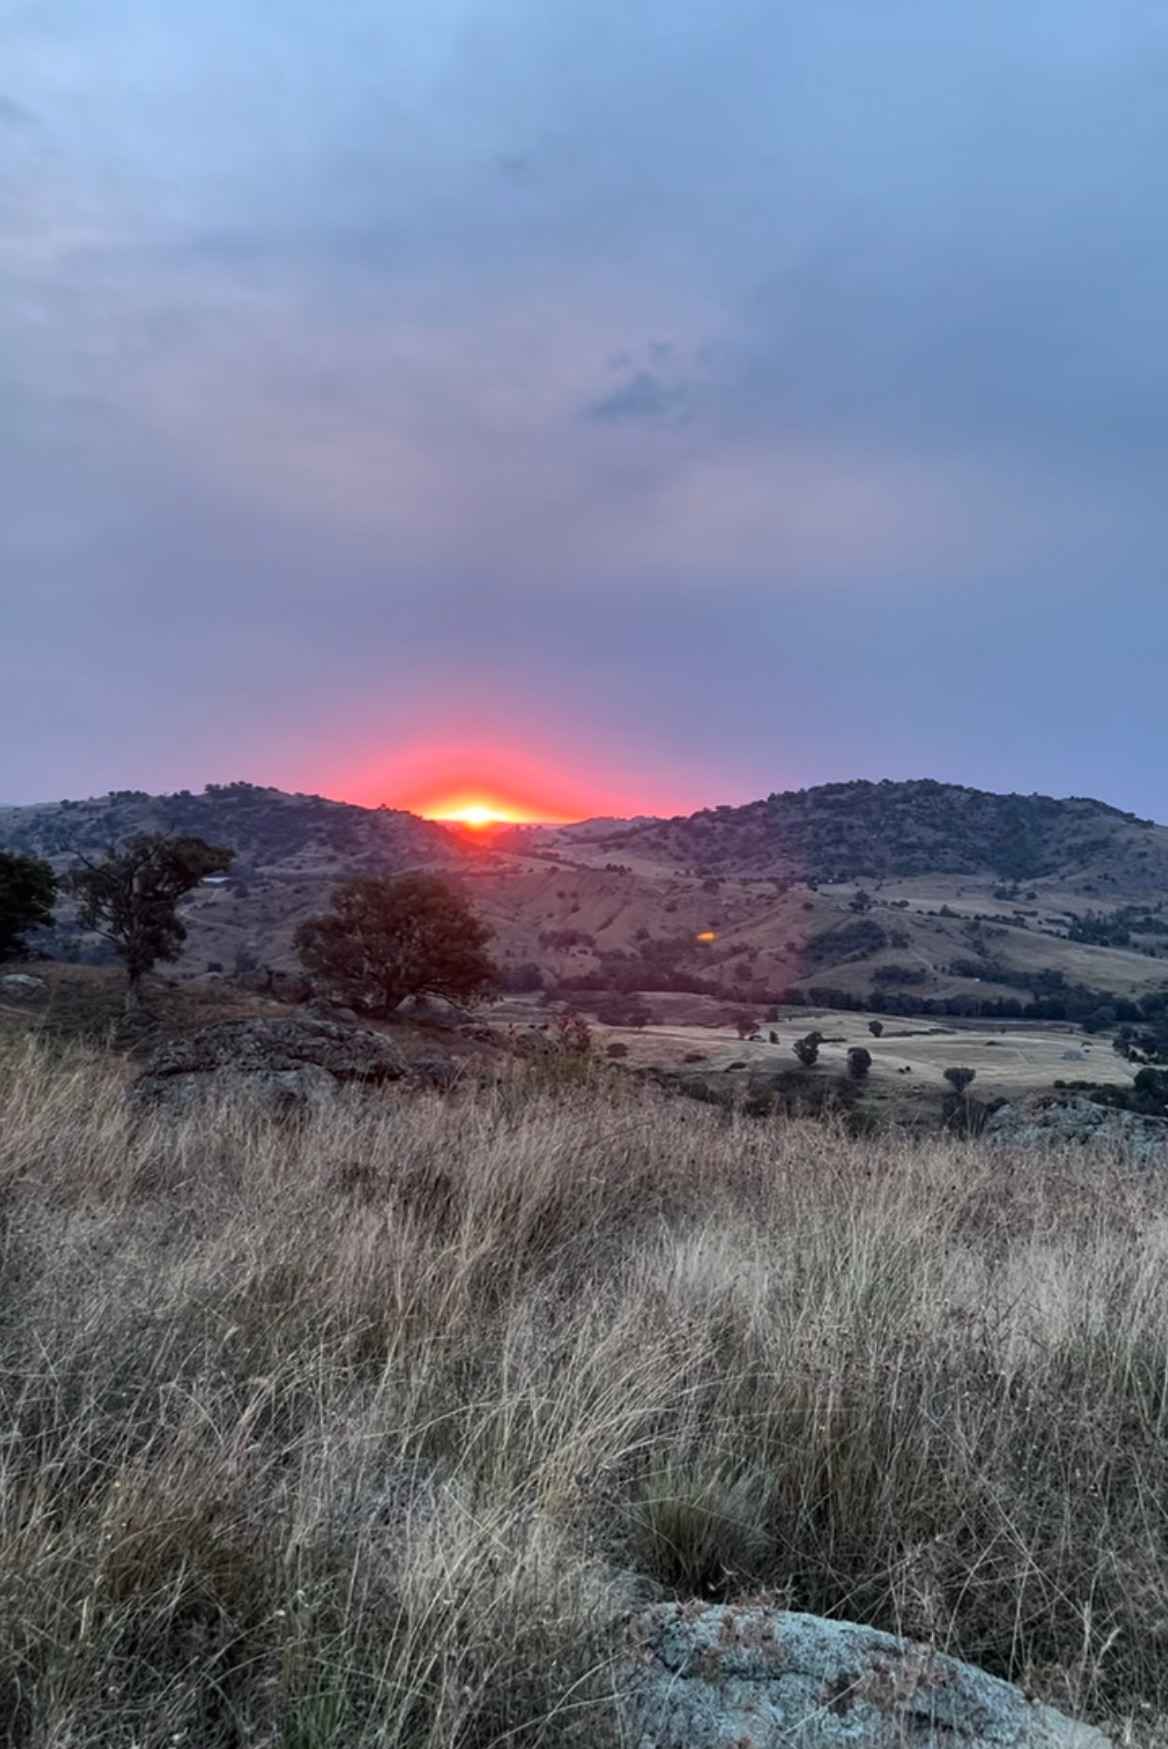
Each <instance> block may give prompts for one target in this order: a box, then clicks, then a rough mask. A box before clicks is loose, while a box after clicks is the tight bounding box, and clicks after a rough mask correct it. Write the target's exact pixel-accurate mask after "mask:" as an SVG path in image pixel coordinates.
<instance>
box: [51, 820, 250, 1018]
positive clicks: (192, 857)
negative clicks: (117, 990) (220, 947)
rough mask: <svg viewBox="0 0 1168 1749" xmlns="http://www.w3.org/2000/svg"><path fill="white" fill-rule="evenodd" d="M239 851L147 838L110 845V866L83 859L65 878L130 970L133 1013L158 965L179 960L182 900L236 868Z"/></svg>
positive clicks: (85, 923) (90, 922)
mask: <svg viewBox="0 0 1168 1749" xmlns="http://www.w3.org/2000/svg"><path fill="white" fill-rule="evenodd" d="M234 854H235V853H234V851H231V850H225V849H223V848H222V847H221V846H220V845H216V844H207V843H205V842H204V841H203V839H201V838H167V837H163V836H162V835H161V834H159V833H147V834H143V835H142V836H140V837H137V838H131V839H130V840H129V841H128V842H127V843H126V844H125V845H124V846H123V848H122V849H121V850H117V849H115V848H111V849H110V851H109V854H108V855H107V856H106V858H105V860H104V861H103V862H90V861H89V860H88V858H86V857H84V856H83V857H82V858H81V865H80V867H78V868H74V869H72V870H71V871H70V873H69V875H68V876H67V878H66V885H67V887H68V890H69V891H70V892H71V893H73V894H75V895H76V897H77V899H78V901H79V910H78V921H79V922H80V924H81V927H82V928H83V929H92V930H93V931H94V932H95V933H96V934H97V935H101V936H104V938H105V939H106V941H108V942H110V943H111V945H112V946H113V948H114V950H115V952H116V953H117V954H118V955H119V957H120V958H121V959H122V960H124V962H125V966H126V978H127V982H126V1013H127V1014H134V1013H135V1012H136V1011H137V1010H138V1009H139V1008H140V1007H141V1004H142V979H143V978H144V977H145V976H146V973H147V972H150V971H153V969H154V967H155V966H156V965H157V963H158V961H159V960H164V961H169V960H176V959H177V958H178V957H179V954H180V953H181V952H182V944H183V942H184V941H185V940H186V937H187V932H186V926H185V925H184V924H183V922H182V920H181V919H180V917H179V915H178V911H177V906H178V902H179V900H180V899H181V898H183V897H185V895H186V894H187V893H189V892H191V891H192V889H193V888H195V887H197V886H198V884H199V882H200V881H202V880H204V879H205V878H206V877H207V875H212V874H223V873H225V872H226V870H227V869H229V868H230V867H231V862H232V858H233V857H234Z"/></svg>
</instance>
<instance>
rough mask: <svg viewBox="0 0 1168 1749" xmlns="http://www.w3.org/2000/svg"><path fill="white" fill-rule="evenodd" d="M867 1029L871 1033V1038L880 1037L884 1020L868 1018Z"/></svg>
mask: <svg viewBox="0 0 1168 1749" xmlns="http://www.w3.org/2000/svg"><path fill="white" fill-rule="evenodd" d="M868 1031H869V1032H870V1033H871V1034H872V1037H873V1038H880V1037H881V1036H882V1035H883V1032H884V1022H883V1021H882V1020H870V1021H869V1022H868Z"/></svg>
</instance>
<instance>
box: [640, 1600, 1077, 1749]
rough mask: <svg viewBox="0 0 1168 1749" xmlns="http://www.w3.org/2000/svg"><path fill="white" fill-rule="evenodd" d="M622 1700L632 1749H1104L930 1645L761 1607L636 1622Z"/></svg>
mask: <svg viewBox="0 0 1168 1749" xmlns="http://www.w3.org/2000/svg"><path fill="white" fill-rule="evenodd" d="M616 1692H617V1693H618V1695H619V1696H620V1700H619V1705H620V1708H621V1713H622V1718H621V1723H622V1726H623V1727H624V1729H623V1732H622V1740H623V1741H626V1742H627V1743H628V1744H629V1745H630V1749H779V1746H780V1745H782V1746H783V1749H790V1746H792V1745H798V1746H799V1749H904V1746H905V1745H915V1746H918V1749H942V1746H944V1749H960V1746H961V1745H966V1746H968V1749H981V1746H982V1745H985V1749H1023V1746H1024V1745H1025V1746H1026V1749H1109V1740H1108V1739H1107V1738H1106V1737H1105V1736H1104V1735H1103V1733H1102V1732H1101V1731H1097V1730H1095V1729H1094V1728H1093V1727H1092V1726H1089V1725H1083V1724H1078V1723H1076V1722H1075V1721H1074V1720H1072V1719H1069V1718H1066V1717H1065V1716H1064V1715H1063V1714H1061V1713H1059V1712H1056V1711H1055V1710H1054V1709H1053V1708H1052V1707H1047V1706H1040V1705H1037V1704H1035V1703H1034V1702H1031V1701H1028V1700H1027V1699H1026V1697H1025V1696H1024V1695H1023V1694H1022V1692H1021V1690H1020V1689H1018V1688H1015V1687H1014V1686H1013V1685H1012V1684H1010V1683H1008V1682H1002V1681H1000V1680H999V1679H998V1678H997V1677H994V1676H987V1675H986V1673H985V1672H984V1671H982V1670H977V1669H975V1668H974V1667H973V1666H972V1665H970V1664H962V1663H959V1662H958V1660H957V1659H955V1658H950V1657H947V1656H946V1655H945V1654H944V1653H942V1652H936V1651H934V1650H932V1649H931V1648H930V1647H928V1646H922V1645H918V1644H916V1643H915V1642H913V1641H911V1640H902V1639H899V1638H897V1637H895V1636H894V1635H892V1634H884V1633H880V1632H878V1631H877V1630H876V1629H875V1628H866V1627H860V1626H857V1625H856V1624H855V1623H852V1622H840V1621H827V1620H824V1619H823V1618H822V1617H820V1616H814V1615H796V1614H792V1613H789V1612H788V1611H785V1610H778V1609H772V1608H768V1607H765V1606H760V1605H749V1604H744V1605H742V1606H738V1607H736V1606H734V1605H731V1604H719V1605H706V1604H702V1603H697V1602H695V1603H692V1604H678V1603H663V1604H657V1605H655V1606H654V1607H653V1608H651V1609H648V1610H645V1611H643V1612H642V1613H641V1614H640V1615H637V1616H634V1617H633V1618H632V1619H631V1621H630V1623H629V1628H628V1649H627V1653H626V1656H625V1657H624V1659H623V1661H622V1663H621V1665H620V1667H619V1669H618V1671H617V1681H616Z"/></svg>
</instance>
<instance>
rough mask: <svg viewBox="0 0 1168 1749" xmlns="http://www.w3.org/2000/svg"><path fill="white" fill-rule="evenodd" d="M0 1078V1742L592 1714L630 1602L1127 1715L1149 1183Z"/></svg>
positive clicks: (502, 1115)
mask: <svg viewBox="0 0 1168 1749" xmlns="http://www.w3.org/2000/svg"><path fill="white" fill-rule="evenodd" d="M123 1072H124V1071H123V1069H122V1068H121V1067H120V1066H119V1064H118V1063H117V1062H116V1061H115V1060H114V1059H111V1058H105V1057H102V1056H100V1055H86V1054H84V1053H81V1052H73V1051H70V1050H65V1051H61V1050H57V1051H55V1052H52V1053H50V1052H49V1051H48V1049H47V1048H46V1047H45V1046H44V1045H43V1044H42V1045H40V1046H39V1047H38V1046H31V1047H27V1048H26V1047H20V1048H14V1049H13V1050H12V1051H11V1052H10V1053H9V1054H8V1056H7V1057H5V1058H4V1060H3V1062H2V1063H0V1138H2V1143H0V1146H2V1155H0V1211H2V1214H0V1220H2V1226H0V1234H2V1238H0V1733H3V1732H4V1731H5V1730H6V1731H7V1735H6V1737H0V1740H3V1741H6V1742H8V1743H11V1744H14V1745H20V1746H21V1749H97V1746H98V1745H101V1746H102V1749H105V1746H107V1745H108V1746H114V1745H117V1746H119V1749H129V1746H130V1745H131V1744H133V1745H135V1746H137V1749H154V1746H155V1745H158V1746H161V1745H162V1744H164V1743H165V1744H173V1743H187V1744H189V1745H192V1746H194V1745H197V1746H199V1749H204V1746H206V1749H216V1746H219V1745H223V1746H227V1745H237V1744H239V1745H242V1744H253V1745H260V1744H264V1745H273V1746H274V1745H281V1746H287V1749H329V1746H332V1749H370V1746H372V1745H389V1744H403V1745H410V1746H416V1749H423V1746H424V1749H454V1746H455V1745H458V1746H460V1749H461V1746H463V1745H465V1746H467V1749H484V1746H486V1745H488V1744H500V1743H502V1742H504V1741H514V1742H549V1743H551V1742H565V1741H573V1740H575V1741H581V1742H587V1743H589V1744H595V1743H598V1742H602V1741H605V1740H606V1736H605V1733H606V1731H607V1729H608V1725H607V1719H608V1709H607V1706H606V1703H605V1698H604V1695H605V1681H606V1677H605V1661H606V1657H607V1654H608V1648H609V1647H610V1646H611V1645H612V1643H613V1632H612V1630H613V1624H614V1622H615V1620H616V1618H617V1617H619V1615H620V1613H621V1612H622V1611H623V1610H626V1609H628V1608H629V1607H631V1606H632V1605H633V1604H634V1603H635V1602H636V1601H637V1599H638V1598H640V1597H644V1596H647V1595H652V1594H653V1588H654V1587H655V1586H659V1587H665V1588H668V1589H670V1590H672V1591H680V1592H691V1593H693V1594H697V1595H717V1596H734V1595H741V1594H745V1593H749V1592H752V1591H758V1590H761V1591H765V1592H767V1593H768V1594H771V1595H774V1596H775V1597H777V1598H779V1599H781V1600H783V1601H786V1602H789V1603H790V1604H791V1605H793V1606H795V1607H801V1608H806V1609H810V1610H813V1611H817V1612H821V1613H835V1614H839V1615H843V1616H847V1617H851V1618H855V1619H859V1620H864V1621H870V1622H873V1623H876V1624H878V1625H881V1626H885V1627H892V1628H902V1629H904V1630H905V1631H907V1632H910V1633H912V1634H915V1635H918V1636H922V1637H928V1638H931V1639H934V1640H935V1641H936V1642H937V1643H939V1644H941V1645H943V1646H945V1647H946V1648H948V1649H950V1650H952V1651H954V1652H956V1653H958V1654H960V1655H962V1656H965V1657H968V1658H971V1659H973V1660H975V1661H977V1662H980V1663H982V1664H984V1665H986V1666H987V1667H989V1668H990V1669H992V1670H995V1671H997V1672H999V1673H1002V1674H1005V1675H1010V1676H1013V1677H1016V1678H1019V1679H1022V1680H1026V1681H1029V1682H1031V1683H1032V1684H1034V1685H1035V1686H1036V1687H1037V1688H1039V1689H1041V1690H1042V1691H1043V1692H1045V1693H1046V1694H1048V1695H1049V1696H1050V1697H1051V1698H1053V1699H1055V1700H1056V1701H1059V1702H1061V1703H1062V1704H1063V1705H1066V1706H1068V1707H1071V1708H1073V1709H1079V1710H1082V1711H1085V1712H1088V1713H1091V1714H1093V1715H1095V1716H1099V1717H1103V1718H1110V1719H1115V1718H1117V1717H1122V1718H1126V1719H1129V1720H1131V1721H1134V1730H1135V1734H1136V1735H1137V1736H1143V1735H1146V1734H1148V1733H1150V1731H1151V1730H1152V1728H1153V1721H1154V1720H1155V1719H1156V1718H1158V1717H1162V1716H1163V1715H1164V1713H1165V1712H1166V1711H1168V1441H1166V1435H1168V1186H1166V1184H1165V1182H1164V1181H1162V1180H1161V1179H1159V1178H1157V1177H1155V1176H1147V1175H1145V1176H1144V1177H1140V1176H1139V1175H1137V1174H1135V1173H1134V1172H1132V1171H1130V1170H1129V1169H1127V1168H1126V1167H1125V1165H1124V1163H1123V1162H1122V1161H1121V1160H1118V1159H1114V1160H1111V1159H1103V1158H1099V1157H1097V1156H1096V1157H1094V1158H1091V1159H1088V1160H1084V1161H1081V1162H1078V1163H1076V1162H1074V1161H1072V1160H1070V1159H1058V1158H1051V1159H1048V1160H1040V1161H1035V1160H1034V1159H1032V1158H1031V1159H1026V1160H1023V1159H1019V1160H1018V1161H1017V1162H1016V1163H1011V1162H1010V1161H1009V1160H1003V1159H1002V1157H1001V1156H996V1157H991V1156H990V1155H988V1154H982V1153H980V1152H979V1151H978V1150H977V1148H976V1146H975V1145H973V1144H959V1143H955V1142H951V1143H946V1142H932V1143H930V1144H929V1145H928V1146H922V1147H919V1148H907V1147H906V1145H905V1144H904V1143H903V1142H896V1143H894V1142H893V1141H891V1140H888V1141H884V1140H880V1139H873V1140H868V1141H865V1142H863V1143H853V1142H849V1141H847V1140H846V1139H845V1138H844V1137H842V1136H839V1135H835V1134H833V1133H831V1132H830V1131H829V1130H826V1129H823V1128H818V1127H812V1126H804V1125H781V1124H774V1125H772V1124H767V1123H751V1122H749V1121H742V1122H740V1121H738V1120H736V1119H732V1118H726V1117H723V1116H721V1115H719V1114H717V1113H714V1112H711V1111H709V1110H707V1109H706V1108H704V1107H700V1106H697V1105H692V1104H688V1103H685V1102H673V1103H670V1102H666V1101H662V1100H661V1099H660V1098H659V1097H657V1096H655V1095H654V1094H653V1093H652V1092H651V1091H649V1090H645V1089H641V1088H638V1087H637V1086H635V1085H633V1084H631V1083H629V1082H627V1081H621V1080H619V1079H618V1080H617V1081H616V1082H615V1083H614V1084H611V1085H610V1084H608V1083H607V1082H605V1081H604V1080H603V1079H601V1078H599V1077H594V1076H593V1075H591V1074H590V1073H589V1072H588V1071H587V1070H584V1071H582V1072H580V1073H579V1074H578V1075H573V1074H567V1075H564V1076H560V1077H558V1078H557V1077H556V1076H554V1075H549V1076H548V1077H546V1079H545V1078H544V1077H543V1076H542V1075H537V1074H536V1073H535V1072H531V1073H528V1074H527V1075H526V1077H520V1078H517V1079H516V1080H515V1081H514V1082H511V1083H505V1084H503V1085H500V1086H499V1087H497V1088H495V1089H492V1090H486V1091H484V1090H482V1089H477V1090H476V1089H474V1088H471V1087H467V1088H466V1089H464V1090H461V1091H457V1092H456V1093H455V1094H453V1095H451V1096H448V1097H446V1098H445V1099H444V1098H442V1097H440V1096H437V1095H427V1094H417V1095H403V1094H388V1095H382V1096H380V1097H379V1098H377V1099H370V1100H367V1101H365V1100H362V1099H360V1098H358V1097H354V1098H353V1099H352V1100H351V1101H348V1102H344V1103H341V1104H339V1105H338V1106H337V1107H336V1108H335V1109H334V1110H333V1111H331V1112H330V1113H328V1114H327V1115H326V1116H324V1117H322V1118H319V1119H313V1120H312V1121H311V1122H306V1123H305V1124H304V1125H273V1124H270V1123H266V1122H263V1121H260V1120H258V1119H256V1118H255V1117H254V1116H253V1115H251V1114H249V1113H248V1112H247V1111H246V1110H243V1109H223V1110H220V1111H218V1112H215V1113H213V1114H210V1115H208V1116H206V1117H204V1118H203V1119H200V1120H197V1121H195V1120H192V1121H189V1122H187V1123H184V1124H176V1125H162V1124H155V1123H152V1122H150V1121H143V1120H140V1119H138V1120H135V1119H134V1118H133V1117H132V1116H131V1115H130V1114H129V1112H128V1111H127V1108H126V1106H125V1105H124V1104H123V1102H122V1099H121V1082H120V1077H121V1075H122V1074H123Z"/></svg>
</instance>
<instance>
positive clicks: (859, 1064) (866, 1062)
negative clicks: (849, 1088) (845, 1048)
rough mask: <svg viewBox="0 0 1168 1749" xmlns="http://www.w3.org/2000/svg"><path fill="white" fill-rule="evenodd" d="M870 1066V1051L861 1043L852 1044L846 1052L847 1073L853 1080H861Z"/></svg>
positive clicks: (865, 1076) (864, 1077)
mask: <svg viewBox="0 0 1168 1749" xmlns="http://www.w3.org/2000/svg"><path fill="white" fill-rule="evenodd" d="M871 1067H872V1053H871V1051H869V1050H867V1049H865V1047H864V1046H863V1045H853V1046H852V1048H851V1050H850V1051H849V1052H848V1074H849V1075H850V1076H851V1077H852V1080H853V1081H863V1080H865V1079H866V1078H867V1075H868V1071H869V1069H870V1068H871Z"/></svg>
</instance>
